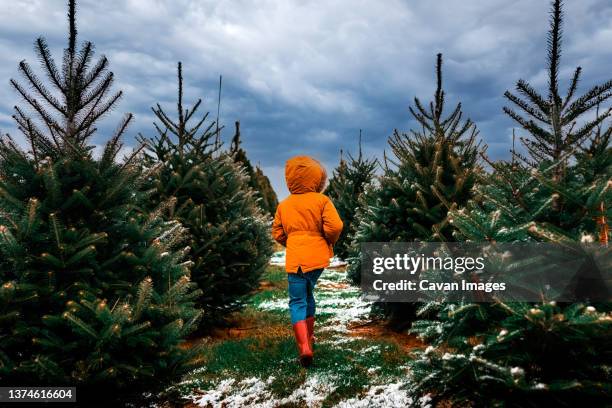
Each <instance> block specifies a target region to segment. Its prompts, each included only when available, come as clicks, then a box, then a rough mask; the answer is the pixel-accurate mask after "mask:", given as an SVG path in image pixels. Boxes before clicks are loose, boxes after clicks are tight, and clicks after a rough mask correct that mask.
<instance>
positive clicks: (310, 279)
mask: <svg viewBox="0 0 612 408" xmlns="http://www.w3.org/2000/svg"><path fill="white" fill-rule="evenodd" d="M322 272H323V269H315V270H314V271H310V272H306V273H303V272H302V271H301V269H300V270H298V271H297V272H296V273H288V274H287V280H288V281H289V312H290V313H291V324H296V323H297V322H299V321H300V320H305V319H306V318H307V317H310V316H314V314H315V307H316V305H315V298H314V294H313V291H314V287H315V285H316V284H317V280H318V279H319V277H320V276H321V273H322Z"/></svg>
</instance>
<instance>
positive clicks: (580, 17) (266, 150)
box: [0, 0, 612, 198]
mask: <svg viewBox="0 0 612 408" xmlns="http://www.w3.org/2000/svg"><path fill="white" fill-rule="evenodd" d="M0 9H1V10H2V11H1V13H0V55H1V56H2V63H0V129H2V130H3V131H5V132H9V133H11V134H13V135H17V132H16V131H15V128H14V125H13V123H12V119H11V117H10V116H11V114H12V109H13V108H12V107H13V106H14V105H15V104H16V103H20V101H19V99H18V97H17V95H16V93H15V92H14V91H13V90H12V89H11V88H10V87H9V83H8V81H9V79H10V78H14V77H17V75H18V74H17V64H18V63H19V61H20V60H22V59H26V60H28V61H29V62H31V63H34V64H33V65H35V63H36V56H35V54H34V52H33V48H32V44H33V41H34V39H35V38H36V37H37V36H39V35H44V36H45V37H46V38H47V40H48V41H49V43H50V45H51V47H52V49H53V50H54V52H55V55H57V57H58V58H61V50H62V48H63V47H65V45H66V31H67V23H66V19H65V13H66V8H65V1H64V0H0ZM78 10H79V11H78V23H77V24H78V28H79V36H80V40H90V41H93V42H94V43H95V45H96V49H97V51H98V53H103V54H105V55H106V56H107V57H108V58H109V60H110V62H111V68H112V70H113V71H114V72H115V75H116V79H117V81H116V88H117V89H119V88H120V89H122V90H123V91H124V92H125V97H124V99H123V100H122V101H121V103H120V104H119V106H118V108H117V109H116V111H115V112H113V113H112V114H111V115H109V116H108V117H106V118H105V120H104V122H103V125H102V126H101V129H102V131H101V132H100V134H99V135H97V136H96V139H95V142H96V143H100V144H101V143H103V142H104V140H105V134H106V135H107V134H108V133H109V131H110V129H113V128H114V127H115V125H116V123H117V121H118V120H119V119H120V116H121V113H122V112H132V113H134V114H135V115H136V120H135V122H134V124H133V126H132V127H131V128H130V130H129V132H128V137H127V138H126V140H125V142H126V143H127V144H128V145H130V146H133V145H134V136H135V135H137V134H138V132H142V133H144V134H145V135H151V134H152V130H153V127H152V122H153V117H152V113H151V111H150V109H149V108H150V106H152V105H154V104H155V103H157V102H160V103H161V104H162V106H166V107H168V110H172V109H173V107H174V106H175V105H174V103H175V102H174V101H175V98H176V62H177V61H179V60H180V61H183V65H184V69H183V70H184V77H185V85H186V100H187V101H191V100H196V99H197V98H198V97H203V98H204V107H205V109H206V110H209V111H211V112H215V114H216V108H217V107H216V93H217V84H218V80H219V75H220V74H222V75H223V84H224V85H223V98H222V106H221V122H222V124H224V125H226V126H227V127H226V130H225V133H224V134H223V136H224V138H225V139H226V140H227V139H229V137H231V135H232V132H233V123H234V121H235V120H240V121H241V129H242V135H243V140H244V147H245V148H246V150H247V153H248V154H249V156H250V158H251V160H252V162H253V163H254V164H256V163H259V164H260V165H261V167H262V168H263V169H264V171H265V172H266V173H267V174H268V175H269V176H270V178H271V179H272V183H273V185H274V187H275V189H276V190H277V192H278V193H279V196H280V197H281V198H282V197H284V196H285V195H286V194H287V190H286V188H285V186H284V180H283V165H284V162H285V160H286V159H287V158H289V157H290V156H292V155H296V154H311V155H314V156H315V157H317V158H319V159H321V160H322V161H323V162H324V163H325V165H326V166H327V167H328V169H330V170H331V169H332V168H333V167H334V166H335V165H336V164H337V161H338V156H339V150H340V149H344V150H352V151H355V150H356V148H357V135H358V133H359V129H360V128H361V129H363V135H364V150H365V152H366V153H367V154H370V155H374V156H377V157H381V156H382V152H383V150H384V149H385V148H386V140H387V138H388V136H389V135H390V134H391V132H392V131H393V129H395V128H398V129H400V130H407V129H409V128H410V127H411V126H413V125H414V123H413V121H411V118H410V116H409V113H408V106H409V105H410V103H411V101H412V98H413V97H414V96H419V97H420V98H421V99H422V100H427V101H428V100H429V99H430V98H431V96H432V94H433V92H434V86H435V78H434V71H433V67H434V63H435V55H436V53H438V52H442V53H443V54H444V58H445V68H444V74H445V78H444V79H445V88H446V91H447V95H448V102H449V103H456V102H458V101H459V100H461V101H462V103H463V106H464V111H465V114H466V115H468V116H469V117H471V118H472V119H473V120H474V121H475V122H476V123H477V124H478V126H479V128H480V130H481V137H482V139H483V140H484V141H485V142H486V143H487V144H488V146H489V153H490V154H491V156H493V157H494V158H499V157H504V156H507V152H508V149H509V143H510V140H511V139H510V135H511V132H512V126H513V123H512V122H511V121H510V120H509V119H508V118H507V117H506V116H504V114H503V113H502V111H501V109H502V107H503V106H504V103H505V102H504V100H503V97H502V95H503V92H504V91H505V90H506V89H512V87H513V86H514V84H515V83H516V81H517V80H518V79H519V78H524V79H526V80H528V81H530V82H531V83H532V84H533V85H534V86H536V87H537V88H540V89H543V88H544V87H545V86H546V75H545V71H544V67H545V65H544V64H545V54H544V49H545V44H546V31H547V29H548V23H547V16H548V10H549V1H548V0H517V1H508V0H438V1H431V0H404V1H399V0H384V1H375V0H369V1H365V0H330V1H323V0H319V1H312V0H276V1H273V0H250V1H247V0H232V1H230V0H214V1H209V0H191V1H189V0H105V1H99V0H81V1H79V9H78ZM611 47H612V2H610V1H609V0H567V1H566V19H565V37H564V55H563V60H562V71H561V74H562V79H564V80H567V79H568V78H569V77H570V76H571V74H572V72H573V70H574V68H575V67H576V66H577V65H581V66H583V68H584V76H583V80H582V87H581V89H582V90H585V89H586V88H587V87H588V86H590V85H593V84H595V83H599V82H602V81H604V80H606V79H609V78H610V77H612V71H611V70H610V67H611V66H612V52H611V51H610V50H611V49H612V48H611ZM213 116H214V115H213Z"/></svg>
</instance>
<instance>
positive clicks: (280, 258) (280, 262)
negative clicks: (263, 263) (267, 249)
mask: <svg viewBox="0 0 612 408" xmlns="http://www.w3.org/2000/svg"><path fill="white" fill-rule="evenodd" d="M270 265H276V266H285V251H278V252H275V253H273V254H272V257H271V258H270Z"/></svg>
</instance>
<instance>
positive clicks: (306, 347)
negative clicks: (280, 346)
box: [293, 320, 312, 367]
mask: <svg viewBox="0 0 612 408" xmlns="http://www.w3.org/2000/svg"><path fill="white" fill-rule="evenodd" d="M293 333H294V334H295V342H296V343H297V347H298V353H299V354H300V364H301V365H302V367H309V366H310V364H311V363H312V348H311V347H310V341H309V338H308V326H307V325H306V320H300V321H299V322H297V323H296V324H294V325H293Z"/></svg>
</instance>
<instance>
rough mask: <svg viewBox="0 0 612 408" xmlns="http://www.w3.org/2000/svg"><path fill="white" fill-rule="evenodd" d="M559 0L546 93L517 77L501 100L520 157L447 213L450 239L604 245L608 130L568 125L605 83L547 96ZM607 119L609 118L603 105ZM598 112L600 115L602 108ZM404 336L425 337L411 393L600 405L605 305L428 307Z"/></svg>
mask: <svg viewBox="0 0 612 408" xmlns="http://www.w3.org/2000/svg"><path fill="white" fill-rule="evenodd" d="M561 7H562V4H561V1H559V0H556V1H554V2H553V3H552V13H551V23H550V31H549V43H548V73H549V97H548V98H542V97H539V96H538V94H537V92H536V91H535V90H534V89H532V88H531V87H529V86H528V85H527V84H526V83H525V82H524V81H519V83H518V85H517V88H518V89H519V91H520V92H521V93H522V94H523V95H525V96H526V97H527V98H528V99H529V103H527V102H524V101H522V100H520V99H518V98H516V97H513V96H512V95H511V94H509V93H507V94H506V95H507V96H508V97H509V99H510V100H511V101H512V102H514V103H516V104H517V105H518V106H519V107H520V108H521V109H522V110H523V111H524V112H525V114H526V115H528V116H527V117H523V116H520V115H519V114H517V113H515V112H513V111H512V110H510V109H505V110H506V112H507V113H508V114H509V115H510V116H511V117H512V118H514V119H515V120H517V121H518V122H519V123H521V124H522V125H523V126H524V128H525V129H526V130H527V131H529V133H530V136H529V138H524V139H523V143H524V144H525V148H526V150H527V156H523V155H520V154H519V153H517V152H515V151H514V149H513V159H512V161H511V162H509V163H504V162H502V163H491V165H492V167H493V169H494V172H493V174H492V176H491V177H490V178H489V179H488V182H487V183H485V184H483V185H480V186H478V188H477V190H478V192H477V194H476V198H475V199H474V200H473V201H472V202H470V203H469V205H468V206H467V208H465V209H458V210H453V211H451V213H450V217H451V220H452V221H453V225H454V226H455V228H456V229H457V234H456V237H457V239H460V240H470V241H489V242H492V243H495V242H514V241H530V240H532V241H546V242H556V243H561V242H568V241H569V242H580V241H582V242H597V240H598V238H599V240H600V242H602V243H604V242H605V241H606V240H607V228H608V221H607V220H608V219H609V215H610V214H609V208H607V206H606V205H605V204H606V203H609V202H610V200H611V199H612V197H611V194H612V193H611V187H612V186H611V183H610V179H611V175H612V173H611V167H610V163H611V160H612V155H611V151H610V146H609V137H610V131H609V129H608V130H605V131H604V130H603V127H604V126H605V124H606V123H605V122H604V121H605V117H603V116H602V115H601V114H600V111H599V109H598V110H597V112H596V115H595V118H594V119H591V120H585V121H584V123H585V124H584V125H582V126H581V127H580V128H579V129H578V130H574V129H575V128H576V126H575V125H574V122H575V121H578V120H580V119H581V117H582V116H583V115H585V114H587V113H588V112H589V111H590V109H591V108H594V107H596V106H599V105H600V104H601V103H603V102H604V101H605V100H606V99H608V98H609V97H610V96H611V95H610V87H611V83H610V82H606V83H605V84H603V85H601V86H597V87H594V88H592V90H591V91H589V92H587V94H585V95H584V96H582V97H579V98H576V99H575V100H574V101H572V97H573V94H574V93H575V91H576V87H577V80H578V76H579V75H580V69H578V70H576V74H575V75H574V77H573V79H572V82H571V84H570V88H569V89H570V91H569V92H568V96H567V97H566V98H565V99H562V98H561V97H560V96H559V95H558V91H557V89H558V82H557V74H558V69H559V68H558V66H559V56H560V43H561V23H562V10H561ZM606 112H609V111H608V110H606ZM606 114H607V113H606ZM434 314H435V315H436V318H434V319H429V320H425V319H424V320H420V321H417V322H415V324H414V325H413V331H414V332H415V333H417V334H419V335H420V336H422V337H423V338H425V339H428V340H429V341H431V342H432V345H431V346H430V347H428V349H427V350H426V351H425V352H424V353H417V358H416V359H415V360H414V362H413V363H412V372H413V375H414V379H415V381H416V383H417V387H416V388H415V390H414V393H415V395H422V394H423V393H430V395H431V396H433V398H434V400H435V401H439V400H451V401H452V402H455V403H457V404H465V405H469V404H471V405H483V404H486V405H499V406H502V405H504V404H505V405H512V406H553V405H554V406H574V405H577V404H587V405H593V406H600V405H605V404H607V403H608V402H609V396H610V393H612V387H611V386H610V381H609V370H610V361H612V348H610V336H611V334H612V314H611V313H610V303H603V304H593V305H588V303H587V304H585V303H584V302H581V303H573V304H568V303H563V304H562V303H555V302H554V301H548V300H546V299H544V300H543V301H542V303H539V304H532V303H521V302H516V303H512V304H508V303H503V302H495V303H465V304H427V305H425V306H424V307H423V309H422V310H421V312H420V315H422V316H432V315H434Z"/></svg>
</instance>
